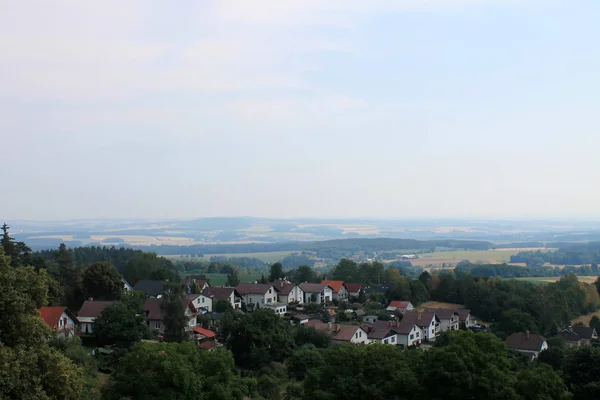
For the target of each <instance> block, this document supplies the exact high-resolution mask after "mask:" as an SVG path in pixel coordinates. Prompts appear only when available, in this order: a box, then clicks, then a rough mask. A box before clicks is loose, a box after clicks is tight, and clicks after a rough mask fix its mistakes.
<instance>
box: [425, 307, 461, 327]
mask: <svg viewBox="0 0 600 400" xmlns="http://www.w3.org/2000/svg"><path fill="white" fill-rule="evenodd" d="M425 311H430V312H434V313H435V315H437V317H438V318H439V320H440V330H441V331H442V332H446V331H448V330H451V331H457V330H458V328H459V327H460V326H459V325H460V322H459V320H460V316H459V314H458V311H456V310H453V309H450V308H426V309H425Z"/></svg>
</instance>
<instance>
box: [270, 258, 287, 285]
mask: <svg viewBox="0 0 600 400" xmlns="http://www.w3.org/2000/svg"><path fill="white" fill-rule="evenodd" d="M284 277H285V274H284V273H283V265H281V263H280V262H276V263H275V264H273V265H271V273H270V274H269V281H270V282H273V281H274V280H276V279H283V278H284Z"/></svg>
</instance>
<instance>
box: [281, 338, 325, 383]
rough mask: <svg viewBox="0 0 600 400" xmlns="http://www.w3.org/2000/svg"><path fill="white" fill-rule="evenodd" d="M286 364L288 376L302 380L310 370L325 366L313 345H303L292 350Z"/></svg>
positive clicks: (319, 353)
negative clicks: (292, 352)
mask: <svg viewBox="0 0 600 400" xmlns="http://www.w3.org/2000/svg"><path fill="white" fill-rule="evenodd" d="M286 365H287V370H288V374H289V375H290V377H292V378H294V379H297V380H299V381H302V380H304V378H305V377H306V374H307V373H308V372H309V371H310V370H312V369H316V368H321V367H325V362H324V360H323V355H322V354H321V352H320V351H319V350H317V349H316V348H315V347H314V346H304V347H301V348H299V349H297V350H296V351H294V354H292V356H291V357H290V358H288V359H287V361H286Z"/></svg>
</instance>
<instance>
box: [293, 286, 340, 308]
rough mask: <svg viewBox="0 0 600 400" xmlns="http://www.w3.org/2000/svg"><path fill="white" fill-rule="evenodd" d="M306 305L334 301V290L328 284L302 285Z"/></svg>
mask: <svg viewBox="0 0 600 400" xmlns="http://www.w3.org/2000/svg"><path fill="white" fill-rule="evenodd" d="M298 286H300V289H302V292H303V293H304V303H317V304H321V303H324V302H329V301H331V300H333V289H332V288H331V286H329V285H328V284H326V283H306V282H305V283H301V284H300V285H298Z"/></svg>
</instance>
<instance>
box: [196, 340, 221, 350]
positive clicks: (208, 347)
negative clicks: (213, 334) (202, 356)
mask: <svg viewBox="0 0 600 400" xmlns="http://www.w3.org/2000/svg"><path fill="white" fill-rule="evenodd" d="M198 347H199V348H201V349H204V350H212V349H214V348H215V347H217V342H213V341H210V342H202V343H200V344H199V345H198Z"/></svg>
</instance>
